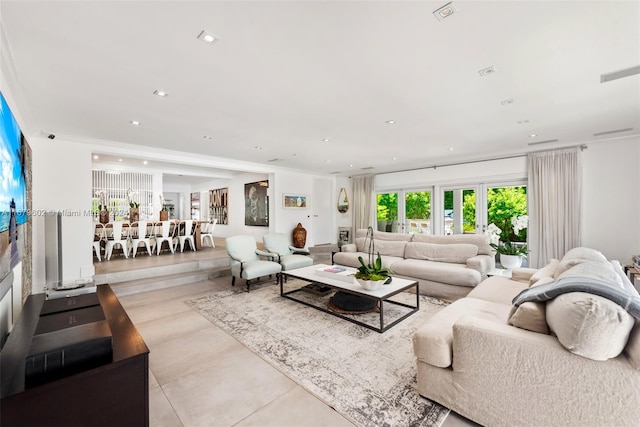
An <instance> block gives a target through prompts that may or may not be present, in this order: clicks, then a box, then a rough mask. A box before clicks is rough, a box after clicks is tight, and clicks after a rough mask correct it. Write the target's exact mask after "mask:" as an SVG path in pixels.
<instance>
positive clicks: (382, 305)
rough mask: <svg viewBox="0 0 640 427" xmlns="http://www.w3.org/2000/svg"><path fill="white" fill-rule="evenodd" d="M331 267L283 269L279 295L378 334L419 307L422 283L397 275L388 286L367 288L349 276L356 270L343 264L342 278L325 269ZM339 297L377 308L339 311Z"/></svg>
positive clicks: (321, 265) (313, 266)
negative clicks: (364, 310)
mask: <svg viewBox="0 0 640 427" xmlns="http://www.w3.org/2000/svg"><path fill="white" fill-rule="evenodd" d="M331 267H332V266H329V265H325V264H315V265H312V266H309V267H303V268H297V269H294V270H289V271H283V272H282V273H281V274H280V295H281V296H282V297H284V298H288V299H290V300H292V301H296V302H299V303H301V304H304V305H307V306H309V307H313V308H315V309H317V310H320V311H324V312H325V313H329V314H332V315H334V316H337V317H340V318H342V319H345V320H348V321H349V322H352V323H355V324H357V325H360V326H364V327H365V328H369V329H372V330H374V331H376V332H379V333H382V332H385V331H386V330H388V329H389V328H391V327H393V326H395V325H397V324H398V323H399V322H401V321H403V320H404V319H406V318H407V317H409V316H411V315H412V314H413V313H415V312H417V311H418V310H419V309H420V294H419V292H418V291H419V285H418V282H416V281H415V280H406V279H401V278H398V277H394V278H393V280H392V281H391V283H389V284H388V285H382V286H380V287H379V288H378V289H376V290H373V291H367V290H365V289H364V288H362V287H361V286H360V285H359V284H357V282H355V281H354V278H353V275H352V274H351V275H350V273H355V271H356V270H355V269H353V268H348V267H340V268H344V269H345V270H346V271H344V272H341V274H340V275H341V276H343V277H340V278H334V277H337V276H333V275H332V274H331V273H327V272H326V271H325V270H326V269H328V268H331ZM291 279H298V280H291ZM408 290H413V291H414V292H415V294H410V293H407V292H406V291H408ZM338 297H340V299H341V300H345V299H347V300H348V299H350V298H355V299H357V298H362V299H363V300H364V301H363V302H365V304H366V303H370V305H371V306H373V307H375V308H374V309H372V310H370V311H369V312H366V313H365V312H363V313H358V314H355V313H349V312H345V311H343V310H339V309H338V310H336V309H335V307H334V304H333V303H334V300H336V299H337V298H338ZM345 297H346V298H345ZM414 300H415V303H413V301H414ZM330 307H334V308H333V309H331V308H330Z"/></svg>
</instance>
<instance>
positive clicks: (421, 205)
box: [405, 191, 431, 219]
mask: <svg viewBox="0 0 640 427" xmlns="http://www.w3.org/2000/svg"><path fill="white" fill-rule="evenodd" d="M405 207H406V211H407V218H408V219H429V218H431V192H430V191H414V192H412V193H407V194H406V195H405Z"/></svg>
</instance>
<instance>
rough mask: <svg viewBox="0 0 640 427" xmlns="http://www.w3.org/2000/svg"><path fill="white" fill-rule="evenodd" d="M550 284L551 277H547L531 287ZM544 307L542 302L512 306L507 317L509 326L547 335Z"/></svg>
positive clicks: (547, 326) (547, 328)
mask: <svg viewBox="0 0 640 427" xmlns="http://www.w3.org/2000/svg"><path fill="white" fill-rule="evenodd" d="M550 282H553V277H548V276H547V277H543V278H541V279H540V280H538V281H536V282H535V283H534V284H533V285H532V286H538V285H543V284H545V283H550ZM546 305H547V304H546V303H544V302H535V301H528V302H525V303H522V304H520V306H518V307H516V306H513V307H512V308H511V313H510V315H509V324H510V325H511V326H515V327H516V328H520V329H526V330H528V331H532V332H538V333H540V334H548V333H549V325H547V318H546Z"/></svg>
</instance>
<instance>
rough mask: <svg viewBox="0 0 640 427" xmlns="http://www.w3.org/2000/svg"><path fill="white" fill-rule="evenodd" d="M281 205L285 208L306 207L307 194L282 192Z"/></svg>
mask: <svg viewBox="0 0 640 427" xmlns="http://www.w3.org/2000/svg"><path fill="white" fill-rule="evenodd" d="M282 207H283V208H286V209H306V208H307V196H305V195H304V194H283V195H282Z"/></svg>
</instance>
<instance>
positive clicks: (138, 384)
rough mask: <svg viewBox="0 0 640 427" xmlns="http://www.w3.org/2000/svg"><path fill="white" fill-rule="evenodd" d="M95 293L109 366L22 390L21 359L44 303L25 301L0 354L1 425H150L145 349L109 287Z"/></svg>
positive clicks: (39, 296)
mask: <svg viewBox="0 0 640 427" xmlns="http://www.w3.org/2000/svg"><path fill="white" fill-rule="evenodd" d="M96 293H97V295H98V298H99V299H100V305H101V307H102V309H103V311H104V316H105V318H106V320H107V322H108V323H109V327H110V328H111V333H112V336H113V344H112V347H113V360H112V361H111V363H108V364H106V365H102V366H98V367H96V368H93V369H89V370H86V371H84V372H80V373H78V374H74V375H70V376H67V377H64V378H61V379H58V380H55V381H51V382H48V383H46V384H42V385H39V386H35V387H32V388H26V387H25V358H26V356H27V352H28V350H29V345H30V343H31V338H32V336H33V334H34V331H35V329H36V325H37V324H38V318H39V316H40V311H41V309H42V305H43V304H44V301H45V295H44V294H37V295H31V296H29V297H28V298H27V301H26V303H25V305H24V307H23V310H22V314H21V315H20V318H19V319H18V321H17V322H16V324H15V326H14V328H13V331H12V332H11V334H10V335H9V338H8V339H7V342H6V343H5V346H4V347H3V349H2V353H0V391H1V395H0V397H1V398H2V399H1V400H0V425H2V426H5V425H6V426H43V425H46V426H65V427H66V426H80V425H82V426H86V425H91V426H109V427H111V426H148V425H149V375H148V373H149V349H148V347H147V345H146V344H145V343H144V341H143V340H142V337H141V336H140V334H139V333H138V331H137V330H136V328H135V326H133V323H132V322H131V320H130V319H129V316H128V315H127V313H126V312H125V311H124V309H123V308H122V305H120V302H119V301H118V298H117V297H116V296H115V294H114V293H113V291H112V290H111V288H110V287H109V285H99V286H98V288H97V292H96Z"/></svg>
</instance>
